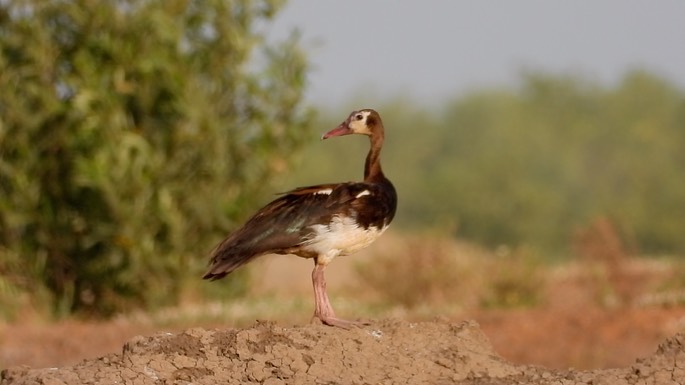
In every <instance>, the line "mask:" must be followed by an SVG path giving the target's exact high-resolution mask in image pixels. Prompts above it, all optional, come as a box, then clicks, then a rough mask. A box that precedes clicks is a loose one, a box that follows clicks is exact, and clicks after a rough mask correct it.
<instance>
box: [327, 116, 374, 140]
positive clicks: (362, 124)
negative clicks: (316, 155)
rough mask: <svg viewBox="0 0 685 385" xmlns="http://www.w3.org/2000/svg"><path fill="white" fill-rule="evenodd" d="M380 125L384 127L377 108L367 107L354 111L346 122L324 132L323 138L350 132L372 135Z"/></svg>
mask: <svg viewBox="0 0 685 385" xmlns="http://www.w3.org/2000/svg"><path fill="white" fill-rule="evenodd" d="M379 127H382V123H381V117H380V115H379V114H378V112H376V111H375V110H372V109H370V108H367V109H363V110H359V111H352V113H351V114H350V116H348V117H347V119H345V121H344V122H342V123H340V125H339V126H338V127H336V128H334V129H332V130H330V131H328V132H327V133H325V134H323V136H322V137H321V139H328V138H332V137H334V136H343V135H350V134H362V135H368V136H371V135H373V133H374V132H375V131H376V130H378V129H379Z"/></svg>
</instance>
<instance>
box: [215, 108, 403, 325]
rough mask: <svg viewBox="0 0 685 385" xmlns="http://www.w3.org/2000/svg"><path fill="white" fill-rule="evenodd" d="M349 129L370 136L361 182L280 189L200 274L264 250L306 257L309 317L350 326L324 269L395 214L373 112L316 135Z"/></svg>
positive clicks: (218, 274)
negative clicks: (332, 297)
mask: <svg viewBox="0 0 685 385" xmlns="http://www.w3.org/2000/svg"><path fill="white" fill-rule="evenodd" d="M349 134H361V135H367V136H368V137H369V139H370V142H371V148H370V150H369V153H368V155H367V157H366V163H365V165H364V180H363V181H362V182H347V183H334V184H322V185H316V186H309V187H301V188H297V189H295V190H292V191H290V192H287V193H285V194H284V195H282V196H281V197H279V198H278V199H276V200H274V201H273V202H271V203H269V204H267V205H266V206H264V207H263V208H262V209H260V210H259V211H257V213H255V215H253V216H252V217H251V218H250V219H249V220H248V221H247V222H246V223H245V224H244V225H243V226H242V227H240V228H239V229H237V230H236V231H234V232H233V233H232V234H230V235H229V236H228V237H227V238H226V239H225V240H224V241H223V242H221V243H220V244H219V245H218V246H217V247H216V249H215V250H214V252H213V253H212V257H211V262H210V268H209V270H208V271H207V273H206V274H205V275H204V277H203V278H204V279H210V280H216V279H220V278H223V277H224V276H226V275H227V274H229V273H231V272H232V271H233V270H235V269H237V268H238V267H240V266H242V265H244V264H245V263H248V262H249V261H251V260H252V259H254V258H256V257H259V256H261V255H264V254H269V253H276V254H295V255H297V256H300V257H303V258H312V259H313V260H314V270H313V271H312V284H313V286H314V299H315V310H314V317H316V318H318V319H320V320H321V321H322V322H323V323H324V324H327V325H332V326H340V327H346V328H347V327H350V326H351V325H352V324H353V322H350V321H345V320H342V319H340V318H337V317H336V315H335V312H334V311H333V308H332V306H331V304H330V301H329V299H328V296H327V294H326V282H325V279H324V273H323V272H324V269H325V267H326V265H327V264H328V263H329V262H330V261H331V260H333V259H334V258H335V257H336V256H339V255H348V254H351V253H353V252H355V251H358V250H360V249H362V248H364V247H366V246H368V245H369V244H370V243H371V242H373V241H374V240H375V239H376V238H377V237H378V236H380V235H381V234H382V233H383V231H385V229H386V228H387V227H388V225H389V224H390V222H391V221H392V219H393V217H394V216H395V209H396V207H397V194H396V192H395V188H394V187H393V185H392V183H390V181H389V180H388V179H387V178H386V177H385V175H383V170H382V169H381V164H380V152H381V148H382V146H383V139H384V128H383V122H382V121H381V117H380V115H379V114H378V112H376V111H374V110H372V109H364V110H359V111H353V112H352V113H351V114H350V115H349V117H348V118H347V119H346V120H345V121H344V122H343V123H341V124H340V125H339V126H338V127H336V128H334V129H333V130H331V131H329V132H327V133H326V134H324V135H323V137H322V139H328V138H330V137H335V136H343V135H349Z"/></svg>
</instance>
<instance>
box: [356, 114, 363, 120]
mask: <svg viewBox="0 0 685 385" xmlns="http://www.w3.org/2000/svg"><path fill="white" fill-rule="evenodd" d="M354 118H355V119H357V120H362V119H364V115H362V114H357V115H355V116H354Z"/></svg>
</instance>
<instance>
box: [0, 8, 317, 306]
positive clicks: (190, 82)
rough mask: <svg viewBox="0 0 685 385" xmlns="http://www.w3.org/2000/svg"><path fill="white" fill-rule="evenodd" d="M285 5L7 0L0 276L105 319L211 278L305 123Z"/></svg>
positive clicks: (166, 299)
mask: <svg viewBox="0 0 685 385" xmlns="http://www.w3.org/2000/svg"><path fill="white" fill-rule="evenodd" d="M278 3H279V2H278V1H269V0H254V1H249V0H243V1H209V2H198V1H191V0H172V1H155V0H129V1H114V0H106V1H87V0H81V1H38V0H35V1H19V0H16V1H12V0H8V1H3V2H2V3H0V156H1V158H0V247H2V248H6V249H7V250H11V252H12V255H16V256H20V257H17V258H15V260H14V261H12V263H11V264H0V269H2V270H0V273H2V275H3V279H2V281H1V282H9V281H8V279H10V278H11V282H14V283H16V285H15V286H17V285H18V286H20V287H23V289H24V290H35V288H36V287H46V288H47V289H48V290H49V291H50V292H51V293H52V294H53V297H52V298H53V303H54V308H55V310H56V311H57V312H58V314H67V313H70V312H80V313H89V314H100V315H107V314H112V313H114V312H118V311H122V310H125V309H128V308H132V307H150V306H160V305H168V304H173V303H175V302H177V301H178V299H179V296H180V294H181V292H182V291H183V290H184V285H186V284H187V282H188V280H189V279H192V280H199V277H198V274H199V272H200V270H201V269H203V268H204V264H205V263H206V257H207V254H208V252H209V251H210V250H211V248H212V246H213V245H214V244H215V243H216V242H218V240H219V239H220V238H221V237H222V236H223V235H225V233H226V231H227V230H228V229H230V228H231V227H232V226H234V225H235V221H238V220H241V219H244V217H245V215H246V214H247V213H248V212H249V211H250V210H252V209H253V208H254V206H255V205H256V203H257V199H258V198H259V197H260V196H261V194H262V191H263V189H264V187H267V184H266V183H264V182H265V181H268V180H270V179H271V178H272V177H273V176H275V175H277V174H279V173H281V172H282V171H284V170H285V169H286V168H287V167H288V166H289V162H290V156H291V154H292V153H293V152H294V151H295V150H296V149H297V148H298V147H299V146H300V145H301V143H302V142H303V139H304V138H305V137H306V136H305V134H306V133H307V132H308V131H307V129H306V128H307V127H308V121H309V117H310V114H309V113H308V112H307V111H305V110H303V108H302V107H301V97H302V92H303V88H304V81H305V73H306V70H307V63H306V59H305V57H304V54H303V52H302V51H301V50H300V48H299V46H298V42H297V39H296V37H293V38H292V39H290V40H288V41H285V42H282V43H280V44H276V45H274V46H265V45H264V43H263V41H262V40H263V37H262V36H261V34H260V33H259V32H258V28H257V27H258V26H259V25H261V24H263V23H264V22H268V21H269V20H270V19H271V18H272V17H273V16H274V14H275V12H276V11H277V10H278V8H279V4H278ZM259 47H263V48H264V49H263V50H262V51H261V52H260V51H257V48H259ZM258 64H260V65H258ZM5 254H7V255H9V254H10V253H5ZM10 267H11V268H10ZM7 269H10V270H11V271H10V270H7ZM7 277H10V278H7ZM243 280H244V277H243ZM226 281H231V280H226ZM227 285H233V287H234V289H236V290H239V289H241V287H244V281H243V283H241V279H240V278H239V277H238V279H237V280H236V279H233V280H232V282H229V283H228V284H227Z"/></svg>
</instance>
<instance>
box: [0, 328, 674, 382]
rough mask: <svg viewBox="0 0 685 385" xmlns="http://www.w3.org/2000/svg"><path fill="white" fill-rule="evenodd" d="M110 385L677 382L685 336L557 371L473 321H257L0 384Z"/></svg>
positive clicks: (5, 378) (127, 348)
mask: <svg viewBox="0 0 685 385" xmlns="http://www.w3.org/2000/svg"><path fill="white" fill-rule="evenodd" d="M114 383H135V384H160V383H162V384H190V383H193V384H217V383H230V384H256V383H260V384H269V385H278V384H341V385H342V384H455V383H456V384H472V385H486V384H487V385H494V384H512V383H514V384H560V385H572V384H618V385H622V384H626V385H629V384H630V385H632V384H642V383H650V384H679V383H685V334H683V333H681V334H677V335H675V336H674V337H672V338H670V339H668V340H666V341H665V342H663V343H662V344H661V345H660V347H659V349H658V350H657V352H656V353H655V354H654V355H652V356H651V357H648V358H645V359H641V360H639V361H638V362H636V363H635V364H634V365H633V366H631V367H628V368H623V369H607V370H593V371H580V370H563V371H559V370H551V369H546V368H542V367H536V366H525V365H515V364H512V363H510V362H507V361H505V360H504V359H503V358H501V357H500V356H498V355H497V354H496V353H495V352H494V351H493V348H492V346H491V344H490V342H489V341H488V339H487V337H486V336H485V334H484V333H483V332H482V331H481V329H480V327H479V326H478V324H477V323H475V322H473V321H470V322H448V321H436V322H420V323H410V322H405V321H379V322H376V323H374V324H371V325H368V326H366V327H364V328H358V329H352V330H341V329H336V328H330V327H326V326H321V325H309V326H301V327H292V328H284V327H281V326H277V325H275V324H273V323H258V324H256V325H254V326H253V327H250V328H245V329H229V330H205V329H198V328H196V329H190V330H187V331H185V332H182V333H178V334H171V333H165V334H158V335H154V336H150V337H135V338H133V339H132V340H130V341H129V342H128V343H126V344H125V345H124V348H123V351H122V353H121V354H118V355H110V356H106V357H101V358H98V359H93V360H86V361H83V362H81V363H80V364H77V365H74V366H70V367H63V368H46V369H31V368H28V367H15V368H10V369H6V370H4V371H3V372H2V380H1V381H0V385H9V384H13V385H14V384H16V385H29V384H30V385H34V384H114Z"/></svg>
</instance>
